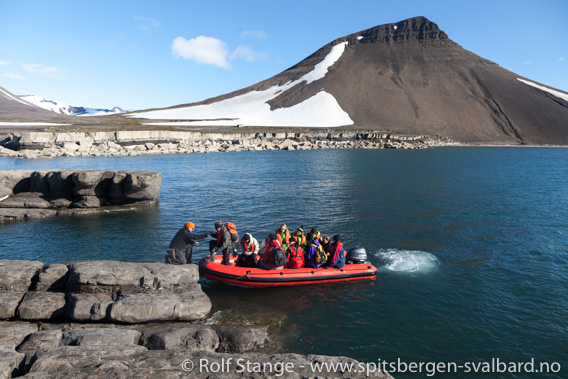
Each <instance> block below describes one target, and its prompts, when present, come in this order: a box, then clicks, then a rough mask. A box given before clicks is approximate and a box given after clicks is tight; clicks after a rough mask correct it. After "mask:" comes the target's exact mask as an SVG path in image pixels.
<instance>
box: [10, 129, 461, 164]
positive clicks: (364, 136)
mask: <svg viewBox="0 0 568 379" xmlns="http://www.w3.org/2000/svg"><path fill="white" fill-rule="evenodd" d="M450 143H451V141H449V140H447V139H445V138H443V137H437V136H425V135H400V134H391V133H377V132H327V131H317V132H316V131H312V132H275V133H258V132H257V133H253V132H238V133H211V132H210V133H206V132H190V131H165V130H142V131H115V132H59V133H50V132H22V133H12V134H9V135H6V136H5V137H4V138H2V139H1V141H0V156H10V157H24V158H50V157H57V156H123V155H139V154H174V153H207V152H226V151H250V150H311V149H324V148H367V149H379V148H399V149H416V148H426V147H431V146H443V145H447V144H450Z"/></svg>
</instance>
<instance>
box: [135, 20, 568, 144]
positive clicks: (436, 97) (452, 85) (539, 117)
mask: <svg viewBox="0 0 568 379" xmlns="http://www.w3.org/2000/svg"><path fill="white" fill-rule="evenodd" d="M339 44H345V49H344V52H343V53H342V54H341V56H340V58H339V59H337V61H335V62H334V63H333V64H331V65H330V66H329V67H328V68H327V69H328V71H327V72H326V74H325V75H324V76H323V77H321V78H319V79H318V80H316V81H314V82H311V83H306V82H305V81H304V82H302V81H301V78H302V77H303V76H305V75H307V74H308V73H309V72H310V71H311V70H314V69H315V67H316V65H317V64H318V63H320V62H323V61H324V60H325V59H326V57H327V56H328V54H330V53H331V51H332V50H333V48H334V47H335V46H337V45H339ZM519 79H523V80H529V81H530V82H534V81H531V80H530V79H527V78H524V77H522V76H520V75H516V74H514V73H512V72H510V71H508V70H506V69H504V68H502V67H500V66H499V65H497V64H496V63H494V62H491V61H490V60H487V59H485V58H482V57H479V56H478V55H476V54H474V53H473V52H471V51H468V50H466V49H464V48H463V47H461V46H460V45H459V44H457V43H456V42H454V41H452V40H451V39H450V38H449V37H448V36H447V34H446V33H445V32H443V31H442V30H440V28H439V27H438V26H437V24H435V23H433V22H431V21H429V20H428V19H427V18H425V17H415V18H410V19H406V20H402V21H400V22H397V23H390V24H384V25H379V26H376V27H373V28H370V29H366V30H363V31H360V32H356V33H352V34H349V35H347V36H344V37H340V38H337V39H335V40H333V41H331V42H330V43H328V44H326V45H324V46H323V47H322V48H320V49H318V50H316V51H315V52H314V53H313V54H311V55H310V56H308V57H307V58H305V59H304V60H302V61H300V62H298V63H297V64H296V65H293V66H292V67H290V68H288V69H287V70H284V71H283V72H281V73H279V74H277V75H275V76H273V77H271V78H268V79H266V80H263V81H261V82H259V83H256V84H253V85H251V86H249V87H246V88H243V89H241V90H238V91H234V92H231V93H228V94H225V95H221V96H217V97H213V98H210V99H206V100H204V101H201V102H197V103H191V104H182V105H178V106H174V107H170V108H165V110H171V111H170V112H167V111H162V112H160V111H157V112H156V111H154V112H153V113H152V112H150V114H146V115H145V114H144V112H139V113H136V114H135V116H136V117H141V118H157V119H176V120H184V119H185V120H188V121H189V122H190V123H193V124H195V125H197V124H200V123H201V124H203V125H219V122H214V121H215V120H214V119H213V118H207V117H211V116H210V114H211V113H212V112H213V109H219V108H221V105H223V104H229V103H230V102H233V103H237V99H239V97H241V98H242V99H244V97H245V96H248V97H252V95H251V93H253V91H256V92H257V93H260V92H262V91H267V90H268V89H271V88H273V89H274V88H276V89H275V90H274V96H273V97H272V98H270V99H269V100H267V101H266V103H267V104H268V105H269V107H270V111H271V112H272V113H273V114H272V115H271V116H275V114H276V112H280V113H284V112H285V111H290V110H292V109H294V107H297V108H298V109H300V108H301V107H300V106H301V105H303V104H304V105H305V104H306V102H307V101H309V100H311V99H314V98H315V97H316V96H320V95H321V94H322V93H325V94H328V95H330V96H331V97H333V98H334V100H335V101H336V103H337V105H338V107H339V109H340V110H341V111H342V112H344V113H346V114H347V115H348V116H349V118H350V119H351V120H352V121H353V123H352V124H345V125H353V126H356V127H364V128H371V129H380V130H393V131H396V132H403V133H404V132H406V133H417V134H432V135H435V134H437V135H444V136H447V137H449V138H451V139H454V140H456V141H459V142H465V143H506V144H558V143H559V142H560V143H561V144H563V145H568V101H566V100H564V99H562V98H553V97H552V95H551V94H550V93H547V92H545V91H543V90H541V89H538V88H536V87H534V86H531V85H527V84H526V83H525V82H521V81H520V80H519ZM287 83H293V84H294V85H293V86H291V87H289V86H288V87H287V86H286V84H287ZM534 83H536V82H534ZM278 89H282V90H281V91H278ZM560 92H561V93H562V91H560ZM320 97H321V96H320ZM314 103H317V102H315V101H314ZM205 106H208V107H209V109H210V110H211V112H209V111H207V112H205V108H204V107H205ZM262 106H264V105H262V104H258V107H262ZM304 108H305V107H304ZM260 109H261V108H258V109H255V111H258V110H260ZM223 110H224V111H225V113H223V114H222V113H219V114H218V118H225V119H229V120H232V121H234V122H235V123H244V124H245V125H249V124H248V123H247V119H251V117H249V115H248V114H245V113H244V112H243V111H242V107H241V108H237V107H233V110H230V109H223ZM312 110H313V111H317V109H316V108H312ZM173 111H175V112H174V113H172V112H173ZM231 112H233V113H231ZM263 112H265V113H266V111H265V110H263ZM324 113H325V112H324ZM204 116H207V117H204ZM274 118H275V117H272V118H266V120H268V121H272V122H274ZM198 120H199V121H198ZM252 120H253V122H255V120H254V117H253V118H252ZM256 122H257V124H258V126H271V125H270V124H264V125H262V124H261V122H262V120H260V121H256ZM257 124H252V123H251V124H250V125H251V126H253V125H257ZM300 124H301V120H299V121H298V124H297V125H291V126H301V125H300ZM321 126H322V127H326V126H337V125H323V124H322V125H321Z"/></svg>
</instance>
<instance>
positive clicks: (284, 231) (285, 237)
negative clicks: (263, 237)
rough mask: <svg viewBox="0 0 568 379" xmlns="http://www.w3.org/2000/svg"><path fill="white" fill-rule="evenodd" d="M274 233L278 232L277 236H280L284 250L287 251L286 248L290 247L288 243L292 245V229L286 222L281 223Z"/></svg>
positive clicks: (279, 239)
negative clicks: (289, 228)
mask: <svg viewBox="0 0 568 379" xmlns="http://www.w3.org/2000/svg"><path fill="white" fill-rule="evenodd" d="M274 234H276V238H278V242H280V246H282V248H283V249H284V251H286V249H288V245H290V231H289V230H288V228H287V227H286V224H281V225H280V227H279V228H278V229H276V231H275V232H274Z"/></svg>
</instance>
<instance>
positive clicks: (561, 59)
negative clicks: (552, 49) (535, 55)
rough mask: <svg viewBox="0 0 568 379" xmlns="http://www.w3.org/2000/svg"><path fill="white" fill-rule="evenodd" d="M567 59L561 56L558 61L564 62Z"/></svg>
mask: <svg viewBox="0 0 568 379" xmlns="http://www.w3.org/2000/svg"><path fill="white" fill-rule="evenodd" d="M565 60H566V59H564V57H559V58H558V62H564V61H565Z"/></svg>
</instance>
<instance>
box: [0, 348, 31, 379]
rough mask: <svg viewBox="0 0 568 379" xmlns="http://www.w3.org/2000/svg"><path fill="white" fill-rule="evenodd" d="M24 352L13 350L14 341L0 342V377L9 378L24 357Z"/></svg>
mask: <svg viewBox="0 0 568 379" xmlns="http://www.w3.org/2000/svg"><path fill="white" fill-rule="evenodd" d="M25 357H26V356H25V354H21V353H18V352H17V351H16V350H15V345H14V343H0V379H8V378H11V377H12V375H13V374H14V373H16V372H17V371H18V370H19V368H20V365H21V364H22V362H23V361H24V359H25Z"/></svg>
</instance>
